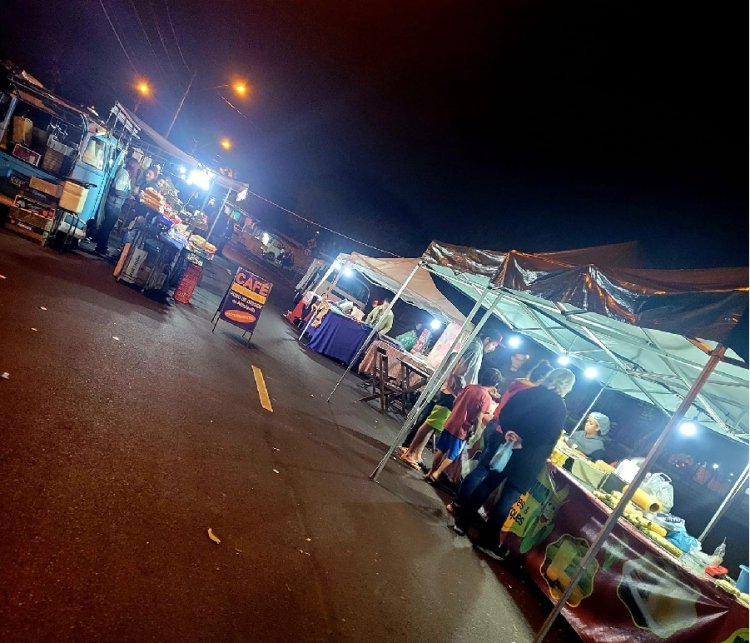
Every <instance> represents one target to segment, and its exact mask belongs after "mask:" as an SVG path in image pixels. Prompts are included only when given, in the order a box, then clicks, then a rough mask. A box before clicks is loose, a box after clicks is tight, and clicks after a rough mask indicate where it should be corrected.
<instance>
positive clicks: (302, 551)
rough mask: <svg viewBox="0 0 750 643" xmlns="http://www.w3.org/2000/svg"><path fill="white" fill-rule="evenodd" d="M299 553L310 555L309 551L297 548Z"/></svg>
mask: <svg viewBox="0 0 750 643" xmlns="http://www.w3.org/2000/svg"><path fill="white" fill-rule="evenodd" d="M299 553H300V554H304V555H305V556H309V555H310V552H307V551H304V550H302V549H300V550H299Z"/></svg>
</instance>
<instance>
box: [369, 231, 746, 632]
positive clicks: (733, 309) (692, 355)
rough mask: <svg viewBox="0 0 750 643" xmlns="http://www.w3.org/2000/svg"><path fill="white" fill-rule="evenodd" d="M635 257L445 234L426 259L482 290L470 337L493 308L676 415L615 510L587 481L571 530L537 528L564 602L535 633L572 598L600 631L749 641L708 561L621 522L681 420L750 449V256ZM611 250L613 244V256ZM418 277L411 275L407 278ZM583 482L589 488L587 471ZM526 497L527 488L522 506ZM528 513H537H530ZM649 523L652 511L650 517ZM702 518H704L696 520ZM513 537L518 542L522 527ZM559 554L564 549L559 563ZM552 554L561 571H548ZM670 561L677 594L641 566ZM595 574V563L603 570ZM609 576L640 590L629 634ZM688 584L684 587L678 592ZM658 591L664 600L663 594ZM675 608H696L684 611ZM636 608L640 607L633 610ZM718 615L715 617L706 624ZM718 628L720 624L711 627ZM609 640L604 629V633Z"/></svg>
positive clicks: (603, 382) (583, 628)
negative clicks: (667, 592) (661, 266)
mask: <svg viewBox="0 0 750 643" xmlns="http://www.w3.org/2000/svg"><path fill="white" fill-rule="evenodd" d="M623 256H626V254H625V255H624V254H623V253H622V252H620V249H619V247H615V248H614V249H613V251H612V252H609V250H608V248H607V247H602V248H593V249H583V250H580V251H568V252H565V253H558V254H555V253H552V254H545V255H531V254H526V253H520V252H516V251H512V252H508V253H491V252H487V251H480V250H474V249H470V248H460V247H457V246H448V245H446V244H440V243H437V242H436V243H433V244H432V245H431V246H430V247H429V248H428V250H427V251H426V253H425V255H424V256H423V258H422V261H423V265H424V266H425V268H426V269H428V270H430V271H431V272H432V273H433V274H435V275H438V276H440V277H443V278H444V279H446V281H448V282H449V283H451V284H452V285H454V286H455V287H456V288H458V289H459V290H461V291H462V292H463V293H464V294H466V295H467V296H469V297H471V298H472V299H473V300H474V301H475V305H474V309H473V310H472V312H471V313H470V314H469V318H472V317H473V316H474V315H481V319H480V321H479V322H478V323H477V325H476V327H475V328H474V330H473V331H472V332H471V334H470V335H469V339H468V340H467V342H468V341H470V340H471V339H473V338H474V337H476V335H477V334H478V333H479V332H480V331H481V328H482V327H483V325H484V324H485V323H486V322H487V320H488V319H489V318H490V317H491V316H493V315H494V316H496V317H497V318H498V319H499V320H500V321H501V322H503V323H504V324H505V325H506V326H507V327H509V328H510V330H511V331H512V332H516V333H519V334H521V335H525V336H527V337H529V338H531V339H533V341H535V342H537V343H538V344H540V345H542V346H544V347H546V348H549V349H550V350H551V351H554V352H556V353H557V355H558V356H559V361H560V363H562V364H572V365H574V366H576V367H577V368H579V369H580V372H585V373H586V374H587V377H590V378H592V379H594V378H595V379H597V380H598V381H599V383H600V386H601V387H607V388H611V389H614V390H617V391H620V392H622V393H625V394H627V395H630V396H632V397H634V398H636V399H640V400H644V401H647V402H649V403H650V404H652V405H653V406H654V408H656V409H657V410H659V411H660V412H661V413H662V414H663V416H664V418H665V421H666V425H665V426H664V428H663V429H662V430H661V433H660V434H659V436H658V437H657V438H656V439H655V442H654V443H653V446H651V447H650V451H649V452H648V454H647V455H646V457H645V459H644V460H643V462H642V464H641V466H639V467H637V468H636V470H635V471H634V476H633V478H632V480H631V481H630V482H629V484H628V486H626V487H623V488H622V490H621V492H620V493H621V494H622V495H619V496H616V497H615V499H614V501H613V502H612V503H611V504H612V511H607V510H606V509H605V508H604V505H603V504H601V503H598V501H595V500H594V499H593V498H591V499H589V498H587V497H585V494H584V496H583V497H582V498H581V503H583V502H584V501H589V500H590V504H591V505H592V508H584V509H583V510H580V509H578V510H577V511H581V513H580V514H579V515H578V517H577V518H575V519H574V520H573V521H572V523H574V524H570V525H568V526H567V527H566V531H565V532H562V531H561V533H560V535H559V538H557V539H556V540H555V539H551V533H552V532H551V531H550V532H549V533H546V534H544V533H541V534H540V533H539V531H540V530H548V529H549V527H548V524H547V523H549V518H548V517H547V516H545V515H544V514H543V513H542V514H541V518H539V520H538V522H537V523H536V526H537V529H536V532H537V533H536V534H535V535H534V536H533V538H534V540H535V543H534V546H536V545H539V546H541V545H542V544H544V547H545V551H544V558H543V560H542V558H537V560H536V561H534V560H533V558H532V561H530V562H528V563H527V564H528V565H529V568H530V569H531V568H535V569H538V571H536V572H534V573H535V574H539V575H540V577H541V575H543V576H544V577H545V578H546V580H542V582H544V583H545V584H548V581H549V582H551V585H550V587H551V588H552V587H554V588H555V589H550V590H549V591H548V594H549V595H550V596H552V597H553V598H554V599H556V600H557V603H556V605H555V608H554V609H553V611H552V612H551V614H550V616H549V618H548V619H547V621H546V622H545V623H544V625H543V626H542V628H541V629H540V631H539V633H538V634H537V638H536V639H535V641H541V640H543V639H544V637H545V636H546V634H547V632H548V631H549V629H550V627H551V625H552V623H553V622H554V619H555V617H556V616H557V615H558V614H559V613H560V610H562V612H563V613H564V614H565V615H566V616H567V617H568V620H569V621H570V623H571V625H573V627H575V628H576V630H577V632H578V633H579V635H581V636H582V637H584V638H586V637H590V636H592V634H591V632H592V631H593V632H596V631H597V628H598V629H599V631H600V633H601V631H603V630H604V629H605V628H607V636H606V640H617V641H620V640H623V641H624V640H656V639H661V640H664V639H668V640H688V639H689V640H717V641H718V640H729V641H734V640H747V638H748V637H747V629H742V631H737V630H729V631H727V632H725V631H724V627H723V626H722V627H721V628H719V627H717V620H718V618H719V617H720V616H721V615H724V617H725V620H726V621H727V626H728V627H731V626H732V625H733V624H734V623H736V624H737V628H738V629H739V628H741V626H742V625H744V626H745V627H746V626H747V612H746V611H744V612H742V611H740V613H739V616H738V612H737V610H738V607H737V606H736V605H735V603H733V602H732V600H733V599H727V598H726V597H725V596H723V595H722V594H721V593H720V591H718V590H717V591H714V590H713V589H711V588H710V587H708V586H707V585H706V583H708V582H713V581H711V580H710V579H708V578H707V577H705V572H703V571H702V570H701V569H700V567H698V569H697V572H696V569H694V568H690V569H691V570H692V571H691V573H689V574H688V573H687V572H686V571H685V570H683V569H675V570H673V569H672V568H671V567H670V566H669V565H667V563H665V562H664V560H668V561H669V562H670V563H671V562H673V561H672V560H671V559H669V558H668V557H667V556H668V554H667V553H664V556H665V557H667V558H665V559H660V558H659V556H660V555H661V554H662V552H661V551H660V550H658V549H656V548H655V547H654V546H653V544H652V541H653V542H657V543H658V544H659V545H664V546H665V548H666V549H669V547H666V545H665V543H664V542H661V541H659V538H657V537H655V536H654V533H655V531H656V530H653V529H647V531H648V532H649V533H648V534H646V533H645V532H644V535H647V537H648V541H646V540H642V539H641V537H640V535H638V534H637V533H636V534H631V532H630V531H628V530H629V527H627V526H625V532H622V534H621V532H620V529H621V526H622V525H623V523H622V522H621V521H619V518H620V516H622V515H625V516H626V517H627V516H628V514H629V513H631V514H632V515H633V516H636V515H637V514H636V513H635V512H633V511H632V510H631V505H630V503H631V501H636V500H637V499H638V497H639V494H640V493H641V492H642V489H641V485H642V484H643V483H644V482H646V476H647V475H648V474H649V473H650V471H651V468H652V466H653V465H654V463H655V461H656V458H657V456H658V455H659V453H660V452H661V450H662V448H663V446H664V444H665V442H666V440H667V438H668V437H669V435H670V434H671V433H672V432H673V431H674V430H675V429H676V428H677V427H678V426H680V424H681V423H683V422H685V421H691V422H693V423H695V424H697V423H700V425H702V426H703V427H706V428H708V429H711V430H714V431H717V432H719V433H722V434H723V435H725V436H727V437H728V438H730V439H733V440H735V441H737V442H738V445H741V447H740V448H742V449H744V450H745V452H746V450H747V438H748V371H747V364H746V361H743V358H744V360H746V359H747V327H746V326H745V327H744V332H741V333H740V332H738V331H737V328H738V327H739V325H740V322H741V320H745V321H746V320H747V309H748V297H747V291H748V284H747V275H748V273H747V269H746V268H737V269H715V270H681V271H677V270H671V271H670V270H656V271H654V270H642V269H637V268H628V267H622V266H623V263H622V260H623ZM609 257H612V261H611V262H609V261H608V260H609ZM626 265H627V264H626ZM406 285H407V284H402V288H404V287H406ZM482 308H484V313H483V314H482V312H481V311H482ZM454 347H455V343H454ZM452 350H453V349H449V352H451V351H452ZM461 352H462V351H461V350H459V351H458V352H457V353H456V354H454V355H450V356H449V357H447V358H445V359H444V360H443V361H442V363H441V364H440V365H439V366H438V368H437V369H436V372H435V375H434V376H433V378H432V380H431V381H430V382H429V383H428V385H427V386H426V387H425V388H424V390H423V392H422V394H421V395H420V397H419V399H418V400H417V402H416V404H415V406H414V408H413V409H412V411H411V412H410V414H409V416H408V417H407V419H406V421H405V423H404V425H403V426H402V429H401V431H400V432H399V435H397V436H396V438H395V439H394V441H393V444H392V445H391V447H390V449H389V450H388V452H387V453H386V454H385V456H384V457H383V459H382V460H381V462H380V464H379V465H378V467H377V468H376V469H375V471H374V472H373V474H372V476H371V477H372V478H373V479H375V480H377V478H378V476H379V474H380V472H381V471H382V469H383V468H384V467H385V466H386V465H387V463H388V462H389V461H390V457H391V454H392V453H393V452H394V450H395V449H396V448H397V447H398V445H399V444H400V443H401V440H402V439H403V437H404V436H405V434H406V432H407V431H408V430H409V428H410V427H411V424H412V422H413V421H414V420H415V418H416V417H417V416H418V414H419V413H420V412H421V411H422V410H423V409H424V407H425V405H426V404H427V403H428V401H429V399H430V398H431V396H432V395H433V394H434V393H435V392H436V391H437V390H438V389H439V387H440V386H442V384H443V382H444V381H445V378H446V377H447V375H448V373H450V371H451V369H452V368H453V367H454V365H455V364H456V362H457V360H458V359H460V356H461ZM740 356H742V357H740ZM555 475H557V476H558V480H560V479H565V481H566V482H568V483H570V482H571V480H570V476H568V475H567V474H565V473H562V472H560V473H556V474H555ZM575 486H576V488H577V487H578V483H576V485H575ZM533 493H534V492H533V491H531V492H530V495H529V496H528V497H527V498H526V500H530V499H531V497H532V496H531V494H533ZM569 493H573V492H569ZM592 495H593V494H592ZM605 497H606V496H605V495H603V496H602V498H605ZM526 500H524V501H522V502H524V506H525V502H526ZM568 505H569V506H570V510H571V511H573V509H574V503H573V502H572V501H571V502H569V503H566V505H564V507H565V509H567V506H568ZM722 506H724V505H723V504H722ZM518 509H521V507H520V505H519V506H518V507H517V508H516V514H517V515H516V516H515V517H514V518H519V517H520V518H523V516H522V515H521V516H518ZM562 515H563V513H562V512H561V513H560V516H562ZM511 516H513V514H511ZM584 516H585V517H586V518H585V519H584ZM529 520H530V522H533V520H532V519H529ZM582 521H583V528H581V522H582ZM518 522H519V520H516V523H518ZM520 522H521V523H525V522H526V519H525V518H524V519H523V520H520ZM636 522H637V521H636ZM646 522H650V521H649V520H648V519H646ZM556 524H557V523H556ZM712 524H715V522H713V521H712V523H711V524H709V526H708V527H707V528H706V529H704V531H703V533H702V534H701V536H700V539H701V540H703V539H704V538H705V536H706V534H707V533H708V532H709V529H710V527H711V525H712ZM693 528H694V529H696V531H697V529H698V526H693ZM566 533H567V534H568V536H567V537H566ZM514 535H515V536H518V534H514ZM526 535H527V534H526V532H524V533H523V534H522V538H521V541H522V542H523V538H525V537H526ZM658 535H659V534H657V536H658ZM633 536H635V537H633ZM509 542H510V544H511V546H512V544H513V539H512V538H510V539H509ZM528 542H529V541H528V540H527V545H528ZM696 542H698V541H697V539H696ZM522 546H523V547H524V548H525V547H526V546H525V545H517V550H518V551H521V553H529V552H530V551H531V549H533V546H532V547H531V548H530V549H527V550H526V551H523V550H522ZM612 548H614V549H613V550H612ZM618 548H621V549H618ZM745 549H746V545H745ZM690 553H691V555H692V557H693V558H695V554H696V553H701V552H700V550H699V549H698V548H691V549H690ZM558 557H559V558H558ZM553 559H554V560H556V561H557V562H556V563H554V564H553V565H551V561H552V560H553ZM651 559H653V560H651ZM686 560H687V559H686ZM697 560H699V561H700V560H701V558H700V557H697ZM540 561H541V562H540ZM618 561H619V562H618ZM558 563H559V564H558ZM652 563H653V564H652ZM550 565H551V566H552V570H553V571H552V572H551V573H552V576H550V574H549V573H548V570H549V568H550ZM644 566H645V570H644V568H643V567H644ZM660 566H662V567H664V568H665V569H667V570H668V573H669V575H670V576H671V577H672V578H673V579H675V581H674V582H675V586H676V587H677V588H678V589H674V595H676V596H679V597H680V598H679V600H677V601H676V605H673V604H671V603H670V601H669V600H666V599H663V598H658V597H659V596H663V594H664V592H661V590H659V591H656V590H653V591H652V590H650V589H649V588H650V587H651V585H653V584H654V583H653V582H652V581H649V580H646V579H644V578H643V576H644V575H645V576H651V577H652V579H653V575H654V574H653V573H654V570H656V569H659V567H660ZM600 573H601V574H602V575H601V577H599V576H598V574H600ZM734 574H735V575H736V571H735V572H734ZM589 576H596V583H594V582H593V580H590V579H589ZM560 579H562V582H561V580H560ZM587 579H588V580H587ZM628 579H630V580H628ZM636 579H639V580H636ZM589 581H590V582H589ZM669 582H672V581H669ZM602 583H604V585H605V586H606V585H607V583H609V584H610V587H613V588H614V587H616V588H617V589H616V591H617V592H618V596H619V595H620V594H622V593H623V592H624V593H629V594H630V595H631V596H630V597H628V598H625V599H620V602H621V603H622V604H623V605H624V610H625V611H623V612H621V613H620V614H621V615H620V616H619V617H615V622H620V623H623V624H629V623H632V624H634V625H627V628H626V629H627V632H626V634H624V635H620V634H619V633H618V632H617V631H613V628H612V622H611V621H610V620H608V617H609V612H610V611H611V610H615V608H616V605H617V604H615V602H614V600H615V599H614V596H612V595H610V596H609V597H606V593H605V594H602V596H603V597H604V598H605V601H591V600H589V599H587V598H586V597H587V596H589V595H590V594H591V593H593V592H594V591H595V589H594V588H595V587H597V586H598V585H600V584H602ZM724 587H726V589H727V590H728V593H729V594H730V595H733V594H735V593H739V592H737V588H736V587H734V585H733V584H732V583H731V582H730V581H727V583H726V585H724ZM683 589H684V592H685V593H684V594H680V593H679V592H680V591H682V590H683ZM641 590H645V591H641ZM602 591H605V588H603V589H602ZM652 595H653V596H656V597H657V598H656V599H655V603H654V605H651V604H650V603H649V600H650V599H649V596H652ZM688 595H689V596H691V597H692V598H691V599H690V600H688V599H687V598H685V596H688ZM691 601H692V603H691ZM572 603H576V604H579V605H581V606H583V605H586V610H587V611H586V614H587V616H588V618H589V619H590V620H589V621H584V620H583V619H582V620H578V618H577V616H576V614H583V612H581V611H578V612H571V611H570V609H568V608H569V607H571V605H569V604H572ZM639 603H640V604H639ZM660 603H661V604H662V605H663V606H664V607H659V604H660ZM691 604H692V606H691ZM633 605H635V607H633V608H632V609H631V607H632V606H633ZM644 605H645V607H644ZM683 608H684V611H683ZM741 608H742V606H740V607H739V609H740V610H741ZM575 609H577V610H580V608H575ZM619 609H620V608H619V606H617V610H619ZM644 610H645V611H644ZM674 610H678V611H679V612H680V614H684V616H679V617H675V616H674V614H673V612H674ZM615 611H616V610H615ZM626 613H629V614H630V616H627V617H626ZM599 615H601V616H599ZM693 615H694V616H693ZM618 619H619V620H618ZM626 619H630V620H629V621H627V620H626ZM676 623H680V624H679V625H676ZM696 623H699V625H697V627H698V628H699V629H698V636H695V635H694V634H686V633H685V632H689V630H690V628H691V627H693V626H696ZM709 623H711V624H712V627H711V628H708V624H709ZM707 629H711V632H710V633H708V634H706V638H703V635H704V634H705V633H706V631H707ZM642 630H644V631H645V633H644V631H642ZM722 635H725V636H722ZM714 637H716V638H714ZM601 639H602V637H601V636H599V637H598V638H597V640H601Z"/></svg>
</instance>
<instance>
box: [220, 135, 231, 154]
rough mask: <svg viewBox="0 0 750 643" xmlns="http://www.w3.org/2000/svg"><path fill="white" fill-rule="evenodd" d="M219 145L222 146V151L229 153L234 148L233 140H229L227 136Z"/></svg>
mask: <svg viewBox="0 0 750 643" xmlns="http://www.w3.org/2000/svg"><path fill="white" fill-rule="evenodd" d="M219 145H221V147H222V149H224V150H226V151H227V152H228V151H229V150H231V149H232V147H233V146H234V144H233V143H232V141H231V139H228V138H227V137H226V136H225V137H224V138H222V139H221V140H220V141H219Z"/></svg>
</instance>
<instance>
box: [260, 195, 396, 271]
mask: <svg viewBox="0 0 750 643" xmlns="http://www.w3.org/2000/svg"><path fill="white" fill-rule="evenodd" d="M247 193H248V194H251V195H252V196H254V197H255V198H256V199H260V200H261V201H265V202H266V203H268V204H269V205H272V206H274V207H275V208H278V209H279V210H283V211H284V212H286V213H287V214H291V215H292V216H293V217H296V218H297V219H299V220H300V221H304V222H305V223H309V224H310V225H314V226H315V227H316V228H320V229H321V230H326V231H327V232H330V233H331V234H335V235H337V236H339V237H342V238H344V239H347V240H348V241H353V242H354V243H358V244H359V245H361V246H364V247H366V248H370V249H372V250H377V251H378V252H382V253H383V254H386V255H390V256H391V257H399V256H400V255H397V254H396V253H394V252H390V251H389V250H383V249H382V248H378V247H377V246H373V245H371V244H369V243H365V242H364V241H360V240H359V239H355V238H354V237H350V236H348V235H346V234H344V233H343V232H339V231H338V230H334V229H333V228H329V227H327V226H324V225H321V224H320V223H317V222H316V221H313V220H312V219H308V218H307V217H303V216H302V215H301V214H297V213H296V212H293V211H292V210H289V209H287V208H285V207H284V206H283V205H279V204H278V203H274V202H273V201H271V200H270V199H267V198H266V197H264V196H261V195H260V194H257V193H256V192H251V191H250V190H248V191H247Z"/></svg>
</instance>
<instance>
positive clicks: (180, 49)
mask: <svg viewBox="0 0 750 643" xmlns="http://www.w3.org/2000/svg"><path fill="white" fill-rule="evenodd" d="M164 6H165V7H166V9H167V20H169V28H170V29H171V30H172V37H173V38H174V44H175V45H177V51H178V52H179V54H180V58H181V59H182V64H183V65H185V69H187V70H188V71H192V69H190V65H188V64H187V60H185V56H183V54H182V47H180V41H179V40H177V33H176V32H175V30H174V23H173V22H172V13H171V12H170V11H169V2H167V0H164Z"/></svg>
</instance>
